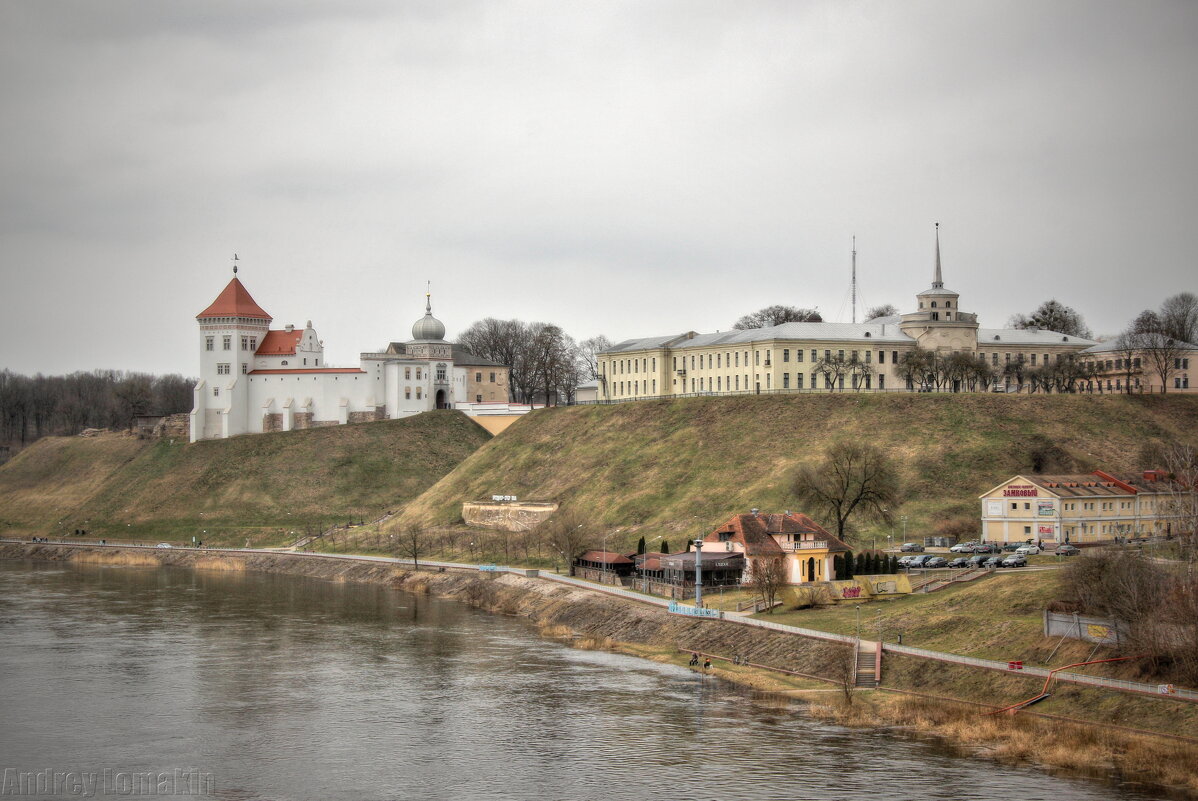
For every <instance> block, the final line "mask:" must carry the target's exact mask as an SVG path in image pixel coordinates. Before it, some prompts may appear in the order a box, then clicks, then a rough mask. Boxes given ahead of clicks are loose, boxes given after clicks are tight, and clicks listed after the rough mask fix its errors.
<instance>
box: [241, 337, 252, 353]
mask: <svg viewBox="0 0 1198 801" xmlns="http://www.w3.org/2000/svg"><path fill="white" fill-rule="evenodd" d="M241 349H242V350H249V349H250V338H249V337H242V338H241Z"/></svg>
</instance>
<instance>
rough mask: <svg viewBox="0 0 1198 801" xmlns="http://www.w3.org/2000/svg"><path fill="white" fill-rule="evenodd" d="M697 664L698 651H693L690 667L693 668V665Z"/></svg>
mask: <svg viewBox="0 0 1198 801" xmlns="http://www.w3.org/2000/svg"><path fill="white" fill-rule="evenodd" d="M697 664H699V652H698V651H694V652H692V653H691V661H690V666H691V667H694V666H695V665H697Z"/></svg>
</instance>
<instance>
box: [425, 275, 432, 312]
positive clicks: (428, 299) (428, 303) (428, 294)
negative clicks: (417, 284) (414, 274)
mask: <svg viewBox="0 0 1198 801" xmlns="http://www.w3.org/2000/svg"><path fill="white" fill-rule="evenodd" d="M425 284H426V286H425V289H424V311H425V313H426V314H432V313H433V282H432V281H426V282H425Z"/></svg>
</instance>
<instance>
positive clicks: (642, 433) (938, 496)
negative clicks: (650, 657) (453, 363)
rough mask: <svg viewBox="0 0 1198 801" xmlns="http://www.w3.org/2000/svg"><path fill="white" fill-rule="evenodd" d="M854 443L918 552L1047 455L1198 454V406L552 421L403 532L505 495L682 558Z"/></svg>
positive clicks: (793, 406) (797, 408) (482, 458)
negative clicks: (1169, 449) (684, 546)
mask: <svg viewBox="0 0 1198 801" xmlns="http://www.w3.org/2000/svg"><path fill="white" fill-rule="evenodd" d="M912 430H918V431H919V432H920V434H921V436H920V437H912V436H910V432H911V431H912ZM845 436H847V437H853V436H861V437H868V439H869V440H870V441H871V442H875V443H877V444H878V445H880V446H882V447H883V448H885V449H886V450H887V451H888V452H889V453H890V454H891V455H893V456H894V457H895V458H896V459H897V460H898V461H899V462H900V463H901V465H902V472H903V474H904V478H905V479H906V482H907V489H908V494H909V495H910V497H911V498H912V499H913V500H912V501H911V502H909V503H908V504H907V505H906V506H904V508H903V512H904V514H907V515H908V516H909V518H910V520H909V524H908V537H910V538H914V537H916V536H919V535H922V534H923V533H925V532H930V531H931V530H933V529H934V528H935V525H936V524H937V522H938V521H940V520H941V519H943V518H945V517H958V516H961V515H962V514H968V515H969V516H970V517H976V508H975V502H974V498H975V496H976V495H977V494H978V493H980V492H983V491H985V490H986V489H989V488H990V487H991V486H993V485H994V484H996V483H998V481H1000V480H1001V479H1003V478H1006V477H1008V476H1010V475H1012V474H1014V473H1018V472H1021V471H1026V470H1028V469H1029V468H1030V466H1031V454H1032V452H1033V451H1036V450H1037V449H1042V448H1043V445H1044V443H1045V442H1048V443H1056V444H1057V445H1059V454H1060V455H1059V456H1058V457H1057V459H1058V461H1059V462H1061V463H1060V464H1054V465H1052V467H1053V469H1079V470H1090V469H1094V468H1096V467H1099V466H1102V467H1106V468H1111V469H1116V470H1123V469H1127V470H1132V469H1137V468H1139V467H1140V465H1138V464H1135V459H1136V454H1138V453H1139V452H1140V448H1141V445H1142V444H1143V443H1144V442H1146V441H1154V440H1155V441H1164V440H1167V439H1173V438H1176V439H1180V440H1183V441H1188V442H1194V443H1195V444H1198V397H1193V396H1180V395H1168V396H1164V397H1160V396H1153V397H1147V398H1143V397H1124V396H1119V397H1105V398H1092V397H1068V396H1061V397H1057V396H1053V397H1006V396H998V395H993V396H991V395H978V396H962V395H957V396H937V395H934V394H933V395H927V394H915V395H908V394H905V393H903V394H894V395H853V394H832V395H823V394H820V395H802V396H756V397H734V398H686V399H680V400H676V401H645V402H640V403H628V404H620V405H615V406H586V407H568V408H557V409H546V410H542V411H538V412H536V413H534V414H531V415H529V416H528V417H526V418H524V419H522V420H520V421H519V422H517V423H516V424H515V425H513V426H512V427H511V428H510V429H508V430H507V431H506V432H504V434H503V435H502V436H500V437H497V438H496V439H494V440H492V441H491V442H490V443H488V444H487V445H486V446H485V447H483V448H481V449H479V450H478V451H477V452H476V453H475V454H473V455H472V456H471V457H470V458H468V459H467V460H466V461H465V462H463V463H462V465H461V466H460V467H458V468H457V469H456V470H454V471H453V472H452V473H450V474H449V475H447V476H446V477H445V478H443V479H442V480H441V481H439V482H438V483H437V484H436V485H435V486H433V487H432V488H431V489H430V490H429V491H428V492H426V493H424V494H423V495H421V496H420V498H419V499H418V500H417V501H416V502H415V503H413V504H412V505H410V506H409V507H408V510H407V511H406V512H405V516H404V517H403V518H402V519H400V520H399V521H398V524H397V525H399V526H403V525H406V524H407V523H409V522H417V523H420V524H422V525H443V524H450V523H453V522H455V521H457V520H458V519H459V517H460V513H461V502H462V501H463V500H466V499H471V498H478V497H487V496H490V495H492V494H494V493H496V492H503V493H505V494H515V495H519V496H520V497H521V498H527V499H533V500H554V501H558V502H560V503H561V504H562V508H563V510H564V511H567V512H570V511H574V512H578V513H580V514H583V515H586V516H588V518H590V519H592V520H594V521H595V522H596V523H597V524H598V525H600V526H602V527H606V528H608V529H615V528H620V529H622V530H623V532H624V533H623V535H622V540H620V541H615V542H609V545H610V546H612V547H618V548H631V547H632V546H634V545H635V543H636V538H637V537H639V536H640V535H641V533H646V534H648V533H652V534H665V535H666V538H667V539H668V540H670V541H671V545H674V547H675V548H678V546H679V545H680V542H681V540H682V539H683V536H684V535H690V534H695V533H698V532H700V531H704V532H705V531H707V530H709V529H710V527H711V526H713V525H716V524H718V523H719V522H721V521H723V520H724V519H726V518H727V516H728V515H729V514H731V513H733V512H735V511H738V510H747V509H748V508H750V507H752V506H757V507H761V508H764V509H785V508H787V506H788V505H790V504H792V501H791V496H790V494H789V490H788V486H787V485H788V481H789V477H790V475H791V474H792V473H793V472H794V470H795V468H796V467H797V466H798V465H799V464H801V463H804V462H807V461H810V460H814V459H816V458H818V456H819V455H820V453H821V451H822V447H823V445H824V444H825V443H826V442H828V441H829V440H831V439H833V438H836V437H845ZM925 443H935V445H934V448H933V447H931V446H928V445H925ZM896 533H897V532H896ZM873 534H879V535H880V536H881V538H882V539H881V541H883V542H884V541H885V534H886V531H885V530H881V531H879V530H877V529H871V528H869V527H866V528H863V530H862V531H861V532H860V535H859V537H858V541H860V542H863V543H864V542H868V541H869V537H870V536H871V535H873Z"/></svg>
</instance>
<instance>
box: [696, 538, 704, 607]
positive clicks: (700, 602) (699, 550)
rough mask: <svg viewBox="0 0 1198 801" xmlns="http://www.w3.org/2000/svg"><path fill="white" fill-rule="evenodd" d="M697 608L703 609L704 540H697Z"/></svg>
mask: <svg viewBox="0 0 1198 801" xmlns="http://www.w3.org/2000/svg"><path fill="white" fill-rule="evenodd" d="M695 606H696V607H697V608H699V609H702V608H703V538H702V537H698V538H696V539H695Z"/></svg>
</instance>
